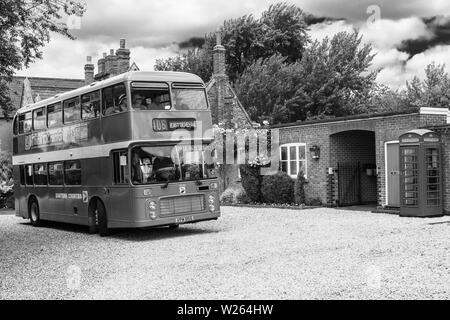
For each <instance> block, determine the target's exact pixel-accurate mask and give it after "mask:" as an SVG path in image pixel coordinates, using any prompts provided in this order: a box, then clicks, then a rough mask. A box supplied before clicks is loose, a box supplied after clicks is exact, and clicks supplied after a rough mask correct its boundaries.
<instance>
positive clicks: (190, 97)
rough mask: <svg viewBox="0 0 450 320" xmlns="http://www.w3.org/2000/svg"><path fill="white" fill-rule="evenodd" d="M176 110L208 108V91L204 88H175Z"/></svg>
mask: <svg viewBox="0 0 450 320" xmlns="http://www.w3.org/2000/svg"><path fill="white" fill-rule="evenodd" d="M172 93H173V100H174V102H173V104H174V108H175V109H176V110H207V109H208V103H207V100H206V92H205V89H203V88H198V89H197V88H173V90H172Z"/></svg>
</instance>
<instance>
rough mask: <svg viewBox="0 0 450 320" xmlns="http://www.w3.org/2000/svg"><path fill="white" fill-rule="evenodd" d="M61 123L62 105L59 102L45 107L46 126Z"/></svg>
mask: <svg viewBox="0 0 450 320" xmlns="http://www.w3.org/2000/svg"><path fill="white" fill-rule="evenodd" d="M61 124H62V107H61V103H56V104H54V105H51V106H48V107H47V126H48V127H49V128H53V127H58V126H60V125H61Z"/></svg>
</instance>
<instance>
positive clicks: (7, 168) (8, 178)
mask: <svg viewBox="0 0 450 320" xmlns="http://www.w3.org/2000/svg"><path fill="white" fill-rule="evenodd" d="M11 160H12V156H11V154H9V153H6V152H2V153H0V207H1V208H4V207H8V208H11V207H13V206H14V205H13V204H12V203H13V202H14V197H13V188H14V181H13V168H12V161H11Z"/></svg>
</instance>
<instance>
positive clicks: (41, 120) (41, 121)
mask: <svg viewBox="0 0 450 320" xmlns="http://www.w3.org/2000/svg"><path fill="white" fill-rule="evenodd" d="M33 128H34V130H42V129H45V128H46V123H45V108H40V109H37V110H34V111H33Z"/></svg>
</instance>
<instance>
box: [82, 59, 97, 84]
mask: <svg viewBox="0 0 450 320" xmlns="http://www.w3.org/2000/svg"><path fill="white" fill-rule="evenodd" d="M94 69H95V67H94V65H93V64H92V57H91V56H88V57H87V58H86V64H85V66H84V84H85V85H88V84H91V83H92V82H94Z"/></svg>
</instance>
